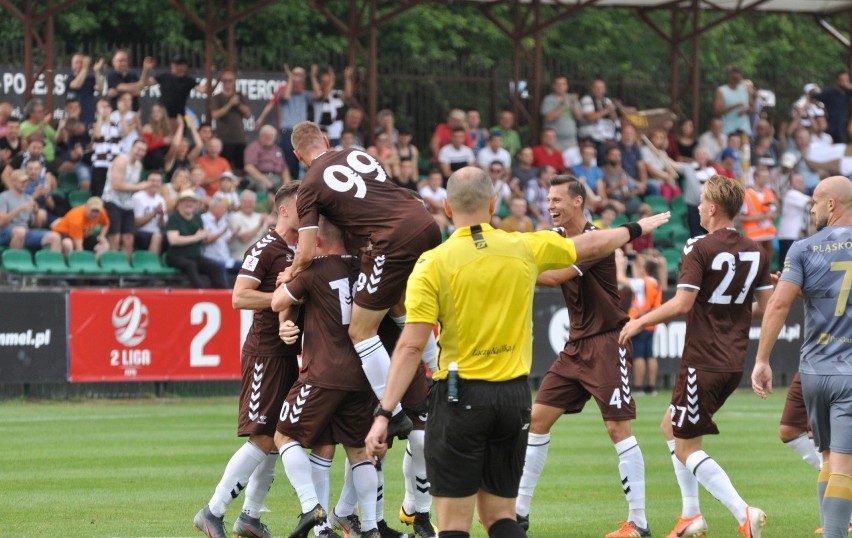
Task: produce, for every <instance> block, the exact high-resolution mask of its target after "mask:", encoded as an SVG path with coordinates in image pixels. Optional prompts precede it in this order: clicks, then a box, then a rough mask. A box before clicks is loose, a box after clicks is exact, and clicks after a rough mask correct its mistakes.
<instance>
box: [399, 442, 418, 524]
mask: <svg viewBox="0 0 852 538" xmlns="http://www.w3.org/2000/svg"><path fill="white" fill-rule="evenodd" d="M413 433H414V432H413V431H412V432H411V434H413ZM411 434H409V436H408V446H407V447H405V455H403V456H402V476H403V483H404V484H405V497H403V499H402V510H403V511H404V512H405V513H406V514H413V513H415V512H416V511H417V509H416V507H415V506H414V473H413V472H412V471H411V460H412V458H411Z"/></svg>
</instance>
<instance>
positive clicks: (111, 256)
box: [101, 250, 143, 275]
mask: <svg viewBox="0 0 852 538" xmlns="http://www.w3.org/2000/svg"><path fill="white" fill-rule="evenodd" d="M101 269H103V270H104V271H105V272H108V273H112V274H114V275H134V274H140V273H142V272H143V271H140V270H138V269H136V268H134V267H132V266H131V265H130V260H128V259H127V255H125V254H124V252H119V251H115V250H108V251H106V252H104V253H102V254H101Z"/></svg>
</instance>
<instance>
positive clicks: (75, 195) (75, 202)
mask: <svg viewBox="0 0 852 538" xmlns="http://www.w3.org/2000/svg"><path fill="white" fill-rule="evenodd" d="M91 196H92V193H91V192H89V191H71V192H69V193H68V203H69V204H71V207H80V206H81V205H83V204H85V203H86V201H88V199H89V198H90V197H91Z"/></svg>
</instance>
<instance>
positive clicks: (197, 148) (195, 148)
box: [163, 116, 203, 179]
mask: <svg viewBox="0 0 852 538" xmlns="http://www.w3.org/2000/svg"><path fill="white" fill-rule="evenodd" d="M186 127H189V133H190V136H191V138H192V146H190V141H189V140H188V139H187V138H185V137H184V132H185V131H186ZM202 148H203V143H202V141H201V135H200V134H199V133H198V128H197V127H196V126H195V120H194V119H193V118H191V117H190V116H183V118H180V117H178V122H177V129H175V134H174V136H172V148H170V149H169V151H168V152H167V153H166V162H165V165H164V167H163V170H164V171H165V173H166V176H165V179H171V177H172V175H173V174H174V173H175V170H177V169H178V168H186V169H189V168H192V167H193V166H194V165H195V161H196V160H198V156H199V155H201V150H202Z"/></svg>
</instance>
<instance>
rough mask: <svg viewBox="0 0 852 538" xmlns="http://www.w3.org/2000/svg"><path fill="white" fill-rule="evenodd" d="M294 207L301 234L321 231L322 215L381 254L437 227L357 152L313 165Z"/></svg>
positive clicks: (370, 160) (333, 154) (342, 153)
mask: <svg viewBox="0 0 852 538" xmlns="http://www.w3.org/2000/svg"><path fill="white" fill-rule="evenodd" d="M296 207H297V210H298V213H299V228H311V227H314V228H315V227H317V226H318V225H319V216H320V215H323V216H325V217H326V218H327V219H328V220H330V221H331V222H332V223H333V224H336V225H337V226H338V227H340V228H341V229H342V230H346V231H347V232H349V233H351V234H353V235H354V236H356V237H357V238H358V240H359V241H360V242H361V243H362V244H367V242H370V243H372V245H373V248H374V249H376V250H377V251H378V252H379V253H387V252H389V251H392V250H393V249H396V248H398V247H399V246H400V245H404V244H405V243H406V242H407V241H409V240H410V239H411V238H412V237H414V236H416V235H417V234H419V233H420V232H421V231H422V230H424V229H425V228H426V227H428V226H431V225H434V222H435V221H434V219H433V218H432V215H430V214H429V212H428V211H426V208H425V207H424V206H423V202H422V201H421V200H418V199H417V198H415V197H414V196H413V195H412V194H411V191H409V190H408V189H403V188H401V187H398V186H397V185H396V184H395V183H394V182H393V181H390V179H389V178H388V175H387V173H385V171H384V169H383V168H382V167H381V165H380V164H379V162H378V161H377V160H376V159H374V158H373V157H371V156H370V155H368V154H367V153H365V152H363V151H359V150H354V149H348V150H344V151H328V152H326V153H324V154H322V155H320V156H319V157H317V158H316V159H314V161H313V163H311V167H310V168H308V171H307V173H306V174H305V177H304V178H303V179H302V183H301V185H299V196H298V199H297V200H296Z"/></svg>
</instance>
